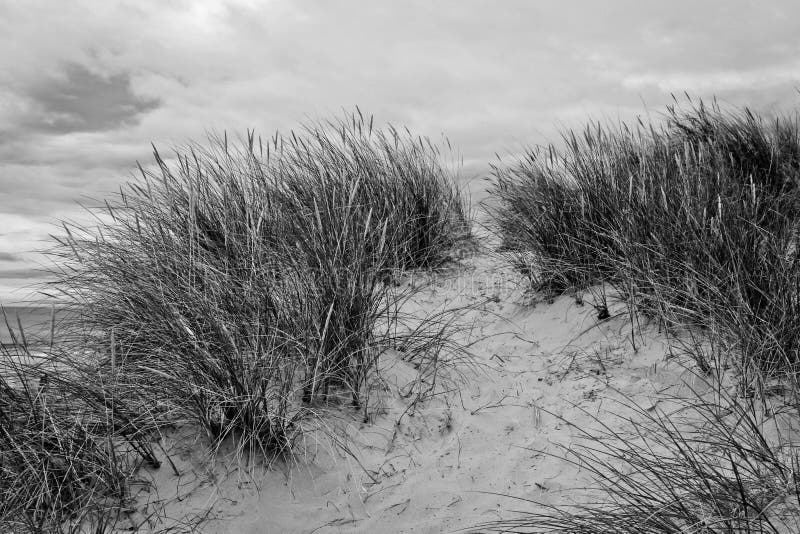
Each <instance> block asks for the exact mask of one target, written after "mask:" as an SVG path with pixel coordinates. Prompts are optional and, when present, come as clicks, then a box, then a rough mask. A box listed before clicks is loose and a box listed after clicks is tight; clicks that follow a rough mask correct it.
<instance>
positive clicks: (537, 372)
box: [135, 253, 681, 533]
mask: <svg viewBox="0 0 800 534" xmlns="http://www.w3.org/2000/svg"><path fill="white" fill-rule="evenodd" d="M518 282H519V278H518V277H517V276H516V275H515V274H514V273H512V272H511V271H510V270H509V269H508V268H504V267H502V266H501V264H500V262H499V261H497V260H495V259H492V258H491V257H490V255H489V254H486V253H479V254H476V255H474V256H472V257H470V258H467V259H466V260H464V262H463V263H462V265H460V266H459V267H458V268H457V269H456V270H455V271H454V272H452V273H451V274H450V275H448V276H442V277H439V278H438V280H437V281H436V283H434V284H433V285H432V286H431V287H428V288H426V289H425V290H424V291H423V292H422V293H421V294H420V295H419V297H418V299H417V300H416V302H415V304H414V306H418V307H419V311H422V312H432V311H436V310H440V309H442V308H443V307H458V306H463V305H465V304H472V305H475V309H474V310H473V311H471V312H469V313H468V314H467V316H466V317H465V320H467V321H472V322H474V328H473V329H472V331H471V332H465V333H464V341H465V342H468V341H471V340H475V339H480V341H478V342H477V343H476V344H475V345H473V346H472V352H473V353H474V356H475V362H476V363H477V364H479V365H478V367H479V369H478V370H476V371H470V372H467V373H466V375H465V377H464V383H463V384H462V385H461V388H460V391H453V392H450V393H448V394H445V395H440V396H439V397H437V398H435V399H433V400H430V401H428V402H427V403H425V404H424V405H422V406H418V407H416V408H415V409H414V410H408V411H407V409H408V402H407V401H406V400H405V399H402V398H400V396H399V395H398V394H397V390H396V389H391V388H390V391H389V393H388V394H387V395H388V396H387V398H386V402H385V404H386V408H385V410H383V413H381V414H379V415H378V416H377V417H376V419H375V421H374V423H373V424H371V425H366V424H361V423H360V422H359V421H358V420H357V419H356V418H355V417H354V418H353V419H352V423H351V424H350V426H349V427H348V428H347V429H346V431H347V435H348V440H349V443H350V445H351V447H352V448H353V451H354V452H355V453H356V455H357V459H354V458H352V457H349V456H347V455H345V454H342V453H339V452H337V451H334V450H331V449H330V447H328V448H325V447H320V448H318V449H317V450H316V453H315V454H314V455H313V457H312V456H309V457H307V458H306V459H300V465H298V466H295V467H293V468H292V469H291V470H287V469H285V468H280V467H276V468H273V469H270V470H267V471H263V470H256V471H255V472H254V473H253V476H252V477H247V476H243V475H241V473H237V471H236V470H235V469H233V468H232V467H226V466H224V465H221V464H220V465H217V466H216V467H214V468H213V469H212V468H209V467H208V466H207V465H206V464H204V461H203V459H202V454H201V452H200V451H202V447H201V446H196V447H193V448H192V447H187V448H186V450H184V451H183V453H182V454H176V455H175V457H174V459H175V462H176V464H177V466H178V467H179V469H180V470H181V472H182V475H181V476H180V477H176V476H174V475H173V474H172V473H170V470H169V469H168V468H166V467H164V468H162V469H160V470H159V471H158V472H156V473H154V474H153V476H154V477H155V482H156V489H157V493H154V494H151V495H150V496H149V497H147V499H149V500H151V501H152V502H151V504H150V505H149V507H148V510H149V511H150V512H157V513H158V515H162V514H165V515H167V516H169V517H170V518H172V520H175V519H178V518H190V517H191V516H192V514H194V513H201V512H202V511H203V510H207V509H210V512H209V514H208V516H207V517H208V519H209V521H207V522H205V523H204V524H203V526H202V529H201V530H202V531H203V532H231V533H256V532H365V533H366V532H419V533H423V532H443V531H454V530H459V529H465V528H468V527H470V526H473V525H476V524H479V523H481V522H484V521H490V520H496V519H500V518H510V517H514V513H513V512H512V511H513V510H517V509H519V510H525V509H531V508H532V507H533V505H532V504H530V503H526V502H522V501H519V500H515V499H511V498H509V497H505V496H503V495H510V496H514V497H520V498H524V499H533V500H536V501H541V502H549V503H565V502H569V500H570V499H572V498H577V499H579V498H580V497H581V493H580V491H570V492H565V491H562V490H567V489H570V488H580V487H581V486H582V485H583V484H585V481H586V480H585V474H584V473H581V472H579V470H578V469H577V468H576V467H574V466H572V465H570V464H568V463H566V462H564V461H563V460H560V459H558V458H557V457H553V456H550V455H549V454H548V453H555V454H557V455H558V454H563V453H562V452H560V451H561V449H560V448H559V447H558V445H559V444H560V445H564V446H566V447H569V446H570V444H571V443H572V440H573V436H572V434H573V431H572V430H571V429H570V427H569V426H568V425H567V424H565V423H564V421H561V420H559V418H558V417H562V418H564V419H565V420H566V421H570V422H572V423H576V424H578V425H580V426H581V427H584V428H590V427H592V426H593V425H594V426H596V425H597V422H596V421H594V420H593V419H592V417H590V415H588V414H594V415H596V414H602V413H603V411H604V410H611V411H613V412H615V413H620V409H621V408H620V406H619V405H618V404H617V403H615V402H613V400H614V399H619V398H620V396H625V397H627V398H628V399H631V400H633V401H634V402H636V403H637V404H639V405H640V406H644V407H648V406H652V404H653V403H654V402H657V401H656V395H655V393H656V392H657V391H659V390H661V389H664V388H666V387H668V386H672V385H675V384H678V383H680V382H681V377H680V374H681V368H680V366H679V365H678V364H677V363H674V362H672V361H666V360H665V355H666V354H667V352H668V351H667V346H666V344H665V340H664V339H663V338H662V337H660V336H659V335H658V334H656V333H654V332H651V333H649V334H644V335H643V336H639V337H637V338H636V343H637V350H636V351H634V349H633V347H632V343H631V337H630V331H631V327H630V323H629V321H628V318H627V317H625V316H621V317H617V318H612V319H610V320H607V321H603V322H602V323H601V324H598V321H597V313H596V311H595V309H594V308H593V307H592V306H591V305H590V301H591V298H590V297H589V296H588V295H587V296H586V304H584V305H578V304H576V302H575V299H574V298H571V297H560V298H557V299H556V300H555V301H554V302H552V303H546V302H539V303H533V302H532V301H531V299H532V297H530V296H526V295H525V294H524V292H523V291H522V290H521V289H518ZM612 313H613V310H612ZM643 331H644V332H648V329H647V328H644V329H643ZM382 366H383V367H384V369H383V372H384V375H385V376H386V377H389V378H388V381H389V382H390V383H395V384H397V385H403V382H404V381H409V380H413V379H414V378H415V374H416V371H415V370H414V369H413V368H411V367H409V366H407V365H405V364H403V363H402V362H401V361H400V360H399V359H397V358H394V359H392V357H391V355H389V356H387V357H386V358H384V359H383V360H382ZM623 415H624V413H623ZM556 416H558V417H556ZM604 420H608V421H612V420H611V419H607V418H604ZM398 421H399V423H398ZM611 424H612V425H619V428H620V429H621V430H625V431H627V430H630V428H628V429H627V430H626V429H625V427H624V426H623V425H622V424H621V423H619V422H618V421H616V420H614V421H612V422H611ZM628 426H630V424H629V425H628ZM310 450H313V447H310ZM257 488H258V489H257ZM175 496H180V498H181V499H180V501H176V500H174V497H175ZM159 499H161V500H163V501H164V502H167V504H166V505H163V506H162V507H159V503H158V500H159ZM135 517H138V518H139V520H141V517H142V515H141V514H136V516H135ZM168 523H169V521H168Z"/></svg>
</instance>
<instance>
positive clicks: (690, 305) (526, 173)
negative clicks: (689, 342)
mask: <svg viewBox="0 0 800 534" xmlns="http://www.w3.org/2000/svg"><path fill="white" fill-rule="evenodd" d="M565 145H566V146H565V148H564V149H563V151H559V150H556V149H555V148H552V147H551V148H550V149H549V150H535V151H532V152H531V153H529V154H528V155H527V156H526V157H525V158H524V159H523V160H522V161H521V162H519V163H518V164H516V165H513V166H510V167H507V168H497V169H496V170H495V180H494V185H493V193H494V195H495V197H496V198H497V200H498V201H499V205H498V207H497V208H495V209H494V217H495V220H496V222H497V225H498V228H499V231H500V233H501V235H502V237H503V240H504V248H505V249H506V250H507V251H508V252H509V254H511V255H512V257H513V260H514V261H515V263H517V264H518V265H519V266H520V267H521V268H523V269H524V270H525V272H526V273H527V274H528V275H529V276H530V277H531V278H532V280H533V282H534V283H535V284H537V285H538V286H539V287H546V288H548V289H550V290H554V291H567V290H575V289H583V288H586V287H589V286H591V285H593V284H598V283H601V282H604V283H611V284H612V285H615V286H616V287H617V288H618V289H619V291H620V292H621V294H623V295H624V296H625V298H626V299H627V300H628V301H629V302H630V303H632V304H635V305H636V307H637V310H638V311H639V312H642V313H645V314H648V315H651V316H655V317H658V318H659V319H661V320H662V321H665V322H668V323H670V324H671V325H672V324H681V325H687V324H689V325H694V326H702V327H710V326H712V325H713V327H714V328H715V329H716V330H717V333H718V334H719V336H720V338H721V339H725V340H727V341H728V345H734V344H736V345H738V350H736V351H735V352H737V353H738V354H740V355H741V359H740V361H739V362H737V363H738V364H739V367H740V368H741V369H742V370H753V371H757V374H760V375H761V376H762V377H763V376H767V377H774V376H780V377H782V378H786V377H787V376H792V377H793V376H795V375H797V371H798V364H800V352H798V349H800V346H798V344H797V340H798V339H800V337H799V336H798V333H800V332H798V330H797V326H796V325H797V324H798V322H797V320H796V318H797V317H798V312H800V309H798V307H797V306H798V302H800V299H799V298H798V297H800V293H798V288H800V286H798V277H797V276H798V272H799V271H798V249H797V238H798V234H797V231H798V221H800V217H799V216H800V187H798V186H800V130H799V129H798V122H797V121H796V120H794V119H792V118H789V117H779V118H777V119H776V120H775V121H772V122H770V121H767V120H765V119H763V118H761V117H759V116H758V115H756V114H755V113H753V112H751V111H749V110H747V109H745V110H741V111H739V110H728V109H723V108H721V107H720V106H718V105H716V104H715V105H713V106H711V107H708V106H706V105H705V104H703V103H702V102H700V103H698V104H696V105H692V106H690V107H689V109H681V108H679V107H672V108H669V109H668V112H667V114H666V117H665V123H664V125H662V126H661V127H656V126H654V125H652V124H645V123H642V122H640V123H639V124H637V125H636V126H633V127H631V126H628V125H622V126H620V127H619V128H616V129H614V128H610V127H605V126H601V125H595V126H590V127H588V128H587V129H586V130H585V131H584V132H583V134H582V135H577V134H574V133H570V134H567V135H565ZM699 363H701V365H703V366H705V367H707V365H708V362H699Z"/></svg>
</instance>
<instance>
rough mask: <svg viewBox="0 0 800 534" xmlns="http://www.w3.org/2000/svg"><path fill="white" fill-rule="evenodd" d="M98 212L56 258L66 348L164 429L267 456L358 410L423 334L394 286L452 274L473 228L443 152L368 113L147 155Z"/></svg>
mask: <svg viewBox="0 0 800 534" xmlns="http://www.w3.org/2000/svg"><path fill="white" fill-rule="evenodd" d="M98 211H99V213H98V219H97V220H98V223H97V225H96V226H83V227H79V226H76V225H68V226H66V228H67V232H66V235H64V236H63V237H61V238H60V247H59V248H58V249H57V251H56V252H55V254H56V255H57V257H58V259H59V262H60V263H59V264H60V265H61V267H60V268H58V269H57V272H56V273H55V274H56V278H57V280H56V281H55V282H54V284H53V288H54V290H55V291H57V292H59V296H60V297H61V298H62V299H65V300H67V301H68V313H67V314H66V318H65V319H64V321H63V323H64V329H63V331H64V332H65V334H68V335H67V338H68V339H69V340H71V341H72V347H73V349H74V350H77V351H80V352H82V353H83V354H85V355H86V357H88V358H94V359H98V358H99V360H100V361H101V363H102V365H104V366H106V367H108V366H109V365H111V361H110V360H111V357H110V354H114V363H113V365H114V366H115V368H116V370H117V372H118V375H119V376H120V381H119V384H118V387H119V388H121V389H122V390H123V391H129V392H134V391H135V392H138V393H139V394H140V395H142V396H144V397H145V398H149V399H152V411H153V412H154V413H156V414H158V416H159V417H160V418H161V420H162V421H164V422H166V423H171V424H179V423H187V422H188V423H192V424H197V425H199V426H200V427H202V428H203V429H205V431H206V432H207V434H208V435H209V436H210V437H211V438H212V440H213V441H214V442H215V443H221V442H222V440H225V439H227V438H229V437H232V438H234V439H235V440H236V442H237V443H238V444H239V445H240V447H242V448H243V449H247V450H250V451H256V452H259V453H263V454H266V455H267V456H270V457H271V456H272V455H275V454H280V453H283V452H289V451H291V449H292V446H293V443H294V440H295V439H296V438H297V437H298V436H299V435H300V434H301V433H302V430H303V423H304V421H306V420H307V419H308V418H309V416H311V415H313V414H314V410H315V406H316V404H317V403H319V402H323V401H325V402H327V401H331V400H332V399H334V398H337V397H343V398H345V399H347V401H346V402H349V403H350V404H352V405H354V406H356V407H358V408H364V409H365V410H366V399H367V396H368V391H367V388H366V383H367V381H368V377H369V376H370V374H371V373H374V371H375V363H376V361H377V358H378V356H379V355H380V354H381V353H382V352H383V351H385V350H386V349H387V348H390V347H391V346H392V345H394V344H397V343H400V342H401V341H402V339H403V336H404V335H405V336H424V335H426V334H424V333H423V332H422V331H414V332H407V333H405V334H404V333H402V332H398V331H397V330H396V329H393V328H391V324H392V323H393V321H394V319H395V318H396V314H397V308H398V304H399V303H400V302H401V301H402V299H403V298H404V297H403V295H402V292H401V291H399V290H397V289H396V288H395V286H394V284H392V283H391V282H392V280H393V276H394V275H395V273H396V272H397V271H398V270H403V269H408V268H433V267H436V266H437V265H440V264H441V263H443V262H446V261H447V260H448V259H449V253H450V251H451V250H452V248H453V246H454V245H455V244H456V243H457V242H459V241H460V240H462V239H465V238H466V237H467V235H468V233H469V221H468V214H467V211H466V207H465V204H464V200H463V198H462V197H461V194H460V192H459V190H458V188H457V187H456V186H455V184H454V182H453V181H452V178H451V176H450V175H449V174H448V172H447V171H445V169H444V168H443V167H442V166H441V164H440V163H439V152H438V149H437V148H436V147H435V146H433V145H432V144H431V143H430V142H428V141H426V140H424V139H416V138H414V137H413V136H411V135H410V134H407V135H405V134H404V135H401V134H400V133H399V132H398V131H397V130H394V129H391V128H390V129H387V130H385V131H378V130H373V128H372V120H371V119H370V120H369V122H367V121H366V120H364V119H363V118H362V117H361V115H360V114H359V115H358V116H356V115H353V116H352V117H349V118H348V119H346V120H342V121H338V122H337V121H334V122H330V123H318V124H313V125H311V126H309V127H307V128H306V129H305V130H303V131H302V132H301V133H300V135H298V134H295V133H292V134H291V135H290V136H281V135H279V134H276V136H275V137H274V138H273V139H271V140H270V141H269V142H268V143H266V144H265V143H263V142H262V140H261V139H260V138H257V137H255V135H253V134H249V135H248V137H247V139H246V140H245V141H243V142H242V143H240V144H237V145H236V146H233V145H229V144H228V140H227V136H225V137H221V138H217V137H215V138H212V139H211V143H210V145H209V146H206V147H203V146H200V145H190V146H189V147H187V148H186V149H185V150H178V151H177V152H176V154H175V156H174V157H173V158H170V159H165V158H163V157H162V156H161V155H160V154H159V153H158V152H155V164H154V165H151V166H149V167H147V168H144V167H142V168H141V178H140V179H138V180H136V181H133V182H131V183H129V184H127V185H126V186H125V187H124V188H123V189H122V190H121V192H120V194H119V196H118V197H116V198H114V199H110V200H108V201H107V202H106V203H105V206H104V207H103V208H102V209H100V210H98ZM440 337H441V336H440ZM445 343H446V340H445V339H440V344H445Z"/></svg>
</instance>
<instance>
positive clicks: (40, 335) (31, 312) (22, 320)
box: [0, 306, 60, 345]
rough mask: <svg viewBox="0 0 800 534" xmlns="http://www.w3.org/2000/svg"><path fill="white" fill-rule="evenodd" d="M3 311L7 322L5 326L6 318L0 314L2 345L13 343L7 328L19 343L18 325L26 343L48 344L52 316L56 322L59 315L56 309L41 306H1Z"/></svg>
mask: <svg viewBox="0 0 800 534" xmlns="http://www.w3.org/2000/svg"><path fill="white" fill-rule="evenodd" d="M3 311H4V312H5V315H6V318H7V320H8V324H6V318H4V317H3V314H2V313H0V343H2V344H3V345H6V344H10V343H12V342H13V337H12V334H11V333H10V332H9V327H10V328H11V330H12V331H13V334H14V336H16V337H17V341H18V342H21V340H22V339H21V336H20V335H19V325H22V330H23V332H24V334H25V339H26V341H28V343H30V344H39V343H48V342H49V340H50V324H51V321H52V319H53V314H55V320H56V321H58V319H59V313H60V310H58V309H57V308H53V307H42V306H3Z"/></svg>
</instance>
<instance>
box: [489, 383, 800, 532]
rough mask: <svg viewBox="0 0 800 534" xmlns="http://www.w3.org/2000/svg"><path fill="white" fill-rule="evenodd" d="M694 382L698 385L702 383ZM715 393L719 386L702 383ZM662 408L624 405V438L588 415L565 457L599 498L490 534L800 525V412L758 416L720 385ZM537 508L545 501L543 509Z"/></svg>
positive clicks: (753, 405) (753, 404) (759, 408)
mask: <svg viewBox="0 0 800 534" xmlns="http://www.w3.org/2000/svg"><path fill="white" fill-rule="evenodd" d="M700 383H703V382H702V381H700ZM704 385H705V386H707V387H714V386H715V382H713V381H706V382H705V384H704ZM662 402H664V403H665V404H668V405H669V408H668V409H661V408H656V409H654V410H648V409H644V408H641V407H639V406H636V405H633V404H630V403H623V407H625V408H629V409H630V410H625V411H630V413H632V415H631V416H629V417H624V418H623V416H620V415H614V416H612V417H617V418H621V419H624V420H625V421H624V422H626V423H628V425H627V426H628V428H630V431H629V432H623V431H616V430H613V429H612V424H611V422H610V421H608V420H606V421H601V420H600V419H599V418H598V417H597V416H593V417H594V419H595V422H596V423H597V426H598V427H599V430H587V429H585V428H579V427H578V426H576V425H574V424H571V423H570V422H569V421H564V423H566V424H567V425H569V426H570V427H571V428H572V429H573V430H574V431H575V433H576V435H577V438H578V442H577V445H575V446H573V447H571V448H570V449H569V450H566V449H565V450H564V455H565V458H566V459H567V461H569V462H570V463H573V464H574V465H575V466H576V467H578V468H580V469H582V470H586V472H588V474H589V476H590V477H591V479H592V481H593V482H594V484H593V485H592V489H594V490H599V494H600V495H601V497H600V499H598V500H597V501H594V502H592V503H591V504H584V505H573V506H569V507H556V506H546V507H544V508H541V509H540V510H541V511H539V512H532V513H525V514H524V515H522V516H520V517H519V518H518V519H511V520H507V521H503V522H498V523H494V524H491V525H487V527H488V528H489V529H490V530H491V531H496V532H526V533H537V532H542V533H544V532H570V533H608V534H611V533H629V532H637V533H638V532H641V533H647V534H668V533H669V534H672V533H677V532H682V533H703V534H714V533H719V534H723V533H725V534H730V533H770V534H788V533H789V532H797V531H798V529H800V485H798V484H800V479H799V478H798V466H799V465H800V463H799V462H800V444H798V442H797V430H798V428H797V426H796V423H797V420H798V418H797V412H796V411H795V410H793V409H788V408H786V407H782V408H779V409H778V410H777V411H776V412H771V413H769V414H766V415H765V414H764V410H763V405H762V404H761V403H760V402H759V401H757V400H755V399H753V398H750V399H744V398H741V397H738V396H732V395H730V394H729V393H727V392H726V391H725V390H724V389H717V390H712V391H711V393H707V394H700V393H699V392H698V391H694V390H693V391H692V394H691V395H690V396H689V397H688V398H672V399H662ZM540 506H541V505H540Z"/></svg>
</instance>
